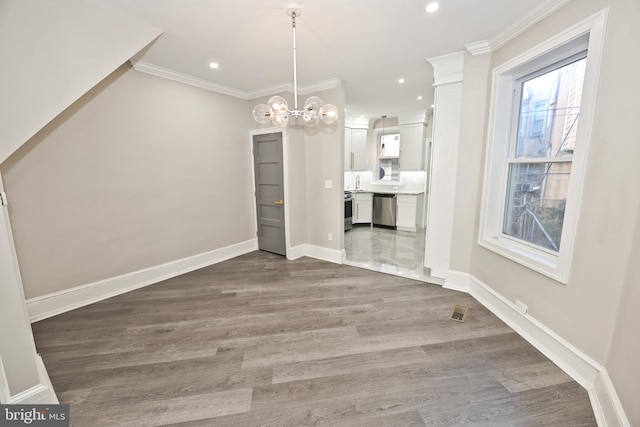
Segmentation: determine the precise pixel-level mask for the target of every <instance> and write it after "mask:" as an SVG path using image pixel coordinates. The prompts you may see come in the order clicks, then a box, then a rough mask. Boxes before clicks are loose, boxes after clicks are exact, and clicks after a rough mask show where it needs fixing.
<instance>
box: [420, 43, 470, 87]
mask: <svg viewBox="0 0 640 427" xmlns="http://www.w3.org/2000/svg"><path fill="white" fill-rule="evenodd" d="M427 61H429V62H430V63H431V65H432V66H433V85H434V86H439V85H443V84H449V83H457V82H461V81H462V78H463V69H464V51H460V52H454V53H450V54H447V55H442V56H436V57H434V58H428V59H427Z"/></svg>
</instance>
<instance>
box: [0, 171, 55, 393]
mask: <svg viewBox="0 0 640 427" xmlns="http://www.w3.org/2000/svg"><path fill="white" fill-rule="evenodd" d="M0 191H4V189H3V187H2V177H0ZM43 369H44V366H43V365H42V364H41V360H40V359H39V356H38V355H37V354H36V347H35V344H34V342H33V335H32V333H31V324H30V322H29V315H28V314H27V305H26V303H25V298H24V291H23V289H22V282H21V280H20V272H19V270H18V263H17V259H16V255H15V249H14V245H13V236H12V234H11V225H10V224H9V215H8V212H7V206H0V401H1V402H2V403H51V402H53V403H56V400H55V395H53V390H49V389H48V384H46V383H48V379H46V380H44V379H43V376H44V375H46V373H45V372H43V371H42V370H43ZM43 382H44V383H45V384H43Z"/></svg>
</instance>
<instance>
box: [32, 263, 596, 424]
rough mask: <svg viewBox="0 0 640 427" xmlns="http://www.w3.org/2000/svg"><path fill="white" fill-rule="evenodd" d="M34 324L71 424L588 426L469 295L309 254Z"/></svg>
mask: <svg viewBox="0 0 640 427" xmlns="http://www.w3.org/2000/svg"><path fill="white" fill-rule="evenodd" d="M455 303H458V304H466V305H467V306H468V307H469V312H468V316H467V320H466V322H465V323H458V322H455V321H452V320H449V319H448V314H449V311H450V309H451V306H452V305H453V304H455ZM33 330H34V334H35V340H36V345H37V348H38V351H39V352H40V353H41V354H42V357H43V359H44V362H45V365H46V366H47V369H48V372H49V374H50V376H51V380H52V383H53V386H54V389H55V390H56V392H57V394H58V398H59V400H60V402H61V403H69V404H70V405H71V425H72V426H77V427H78V426H160V425H180V426H234V427H235V426H440V425H447V426H450V425H473V426H562V427H564V426H595V425H596V422H595V418H594V416H593V411H592V409H591V406H590V403H589V397H588V395H587V392H586V391H585V390H584V389H583V388H582V387H580V386H579V385H578V384H577V383H576V382H574V381H573V380H572V379H571V378H569V377H568V376H567V375H566V374H564V373H563V372H562V371H561V370H560V369H559V368H557V367H556V366H555V365H554V364H552V363H551V362H550V361H549V360H548V359H547V358H545V357H544V356H543V355H542V354H541V353H540V352H538V351H537V350H536V349H535V348H533V347H532V346H531V345H529V344H528V343H527V342H526V341H524V340H523V339H522V338H520V337H519V336H518V335H517V334H515V333H514V332H513V331H512V330H511V329H510V328H508V327H507V326H506V325H505V324H504V323H503V322H501V321H500V320H499V319H498V318H496V317H495V316H494V315H492V314H491V313H490V312H489V311H488V310H486V309H485V308H484V307H483V306H482V305H481V304H479V303H478V302H477V301H475V300H474V299H473V298H471V297H470V296H468V295H466V294H462V293H458V292H454V291H449V290H446V289H442V288H441V287H440V286H436V285H429V284H425V283H422V282H416V281H412V280H409V279H404V278H401V277H396V276H390V275H385V274H381V273H376V272H373V271H369V270H363V269H358V268H354V267H349V266H342V265H336V264H331V263H327V262H323V261H318V260H314V259H310V258H302V259H299V260H296V261H289V260H286V259H284V258H282V257H279V256H276V255H272V254H268V253H265V252H253V253H251V254H247V255H244V256H241V257H238V258H235V259H232V260H229V261H225V262H222V263H220V264H217V265H214V266H211V267H207V268H204V269H201V270H198V271H194V272H191V273H188V274H185V275H183V276H180V277H176V278H173V279H170V280H167V281H164V282H162V283H158V284H155V285H151V286H148V287H146V288H143V289H139V290H136V291H133V292H129V293H127V294H124V295H120V296H117V297H114V298H110V299H108V300H105V301H101V302H98V303H95V304H92V305H90V306H87V307H83V308H80V309H77V310H74V311H71V312H68V313H65V314H62V315H59V316H56V317H53V318H50V319H47V320H43V321H40V322H37V323H35V324H34V325H33Z"/></svg>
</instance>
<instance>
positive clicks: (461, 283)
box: [442, 270, 471, 293]
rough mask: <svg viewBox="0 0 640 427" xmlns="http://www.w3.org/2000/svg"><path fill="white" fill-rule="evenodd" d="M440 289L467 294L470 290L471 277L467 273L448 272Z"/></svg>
mask: <svg viewBox="0 0 640 427" xmlns="http://www.w3.org/2000/svg"><path fill="white" fill-rule="evenodd" d="M442 287H443V288H445V289H451V290H454V291H460V292H466V293H469V292H470V290H471V276H469V273H463V272H461V271H455V270H449V272H448V273H447V277H446V278H445V282H444V285H442Z"/></svg>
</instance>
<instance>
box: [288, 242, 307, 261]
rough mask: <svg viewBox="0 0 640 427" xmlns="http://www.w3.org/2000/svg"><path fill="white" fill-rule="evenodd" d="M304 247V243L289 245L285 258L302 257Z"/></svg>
mask: <svg viewBox="0 0 640 427" xmlns="http://www.w3.org/2000/svg"><path fill="white" fill-rule="evenodd" d="M304 247H305V245H304V244H302V245H297V246H291V247H290V248H289V249H287V259H290V260H296V259H298V258H302V257H303V256H304Z"/></svg>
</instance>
